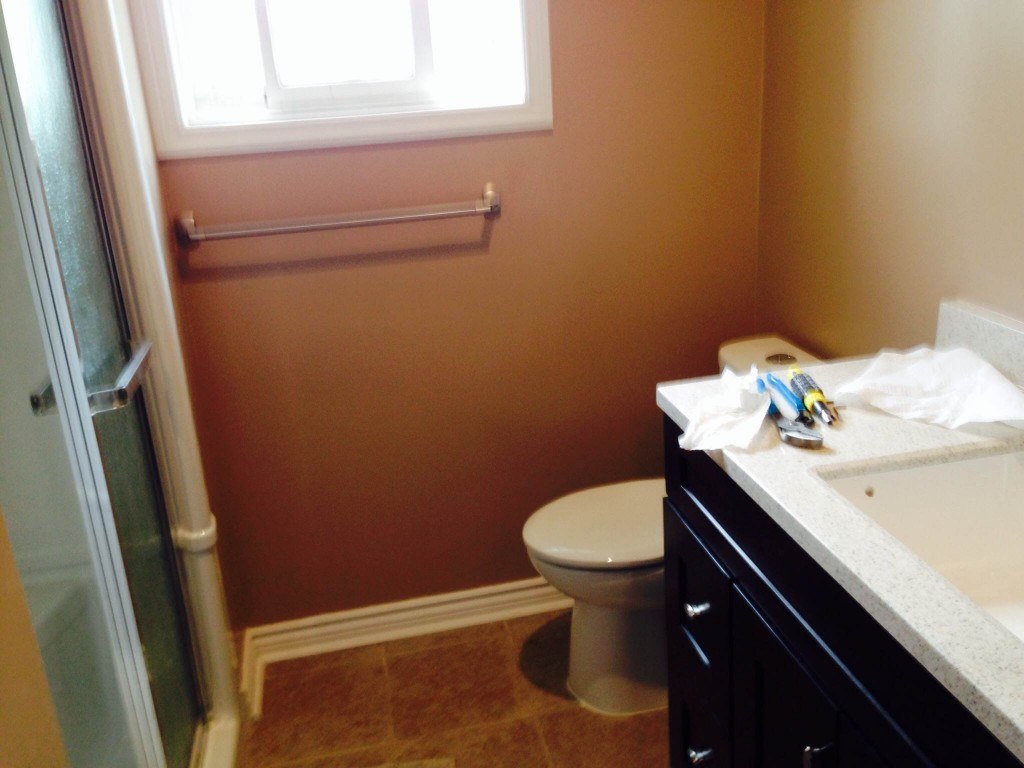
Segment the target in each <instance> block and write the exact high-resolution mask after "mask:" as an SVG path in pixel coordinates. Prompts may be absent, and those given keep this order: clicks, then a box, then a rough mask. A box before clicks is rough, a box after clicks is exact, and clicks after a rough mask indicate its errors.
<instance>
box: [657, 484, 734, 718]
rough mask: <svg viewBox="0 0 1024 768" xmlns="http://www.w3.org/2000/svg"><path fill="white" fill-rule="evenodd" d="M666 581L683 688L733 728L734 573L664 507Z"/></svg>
mask: <svg viewBox="0 0 1024 768" xmlns="http://www.w3.org/2000/svg"><path fill="white" fill-rule="evenodd" d="M665 521H666V539H665V547H666V550H665V570H666V573H665V577H666V584H667V597H668V607H667V608H668V610H667V621H668V630H669V631H668V635H669V643H670V644H672V645H675V646H677V653H675V654H673V657H674V658H673V661H674V662H675V663H676V664H677V665H678V666H677V669H678V674H679V682H680V684H681V685H682V686H683V688H684V689H685V690H688V691H690V692H691V693H692V695H691V696H688V698H689V699H691V700H702V701H703V703H704V705H705V706H707V707H709V708H710V710H711V711H712V712H713V713H714V714H715V715H716V716H717V717H718V718H719V719H720V721H721V722H728V713H729V686H730V674H729V670H730V664H731V661H730V654H731V649H730V641H729V634H730V621H731V609H730V598H729V585H730V583H731V578H730V576H729V573H728V572H727V571H726V570H725V569H724V568H723V567H722V566H721V565H720V564H719V563H718V561H717V560H716V559H715V557H714V555H712V554H711V552H709V551H708V549H707V548H706V547H705V546H704V544H703V543H702V542H701V541H700V539H698V538H697V536H696V535H695V534H694V533H693V531H692V530H691V529H690V527H689V525H687V523H686V522H685V521H684V520H683V518H682V516H681V515H680V514H679V511H678V510H677V509H676V508H675V506H674V505H673V503H672V502H671V501H670V500H666V501H665Z"/></svg>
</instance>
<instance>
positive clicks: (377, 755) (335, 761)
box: [275, 742, 398, 768]
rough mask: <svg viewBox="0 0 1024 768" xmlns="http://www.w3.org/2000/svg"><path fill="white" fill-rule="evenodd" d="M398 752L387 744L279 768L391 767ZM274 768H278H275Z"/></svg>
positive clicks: (389, 743)
mask: <svg viewBox="0 0 1024 768" xmlns="http://www.w3.org/2000/svg"><path fill="white" fill-rule="evenodd" d="M397 752H398V745H397V744H395V743H394V742H388V743H387V744H384V745H382V746H379V747H371V748H370V749H356V750H351V751H347V752H341V753H338V754H334V755H325V756H323V757H314V758H312V759H309V760H299V761H298V762H294V763H285V764H284V765H283V766H280V768H382V766H391V765H393V763H392V760H394V757H395V755H396V754H397ZM275 768H278V767H277V766H275Z"/></svg>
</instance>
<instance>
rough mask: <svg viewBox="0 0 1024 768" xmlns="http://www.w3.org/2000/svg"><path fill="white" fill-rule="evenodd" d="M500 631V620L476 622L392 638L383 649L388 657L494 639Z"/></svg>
mask: <svg viewBox="0 0 1024 768" xmlns="http://www.w3.org/2000/svg"><path fill="white" fill-rule="evenodd" d="M502 631H503V630H502V626H501V622H496V623H491V624H477V625H475V626H472V627H463V628H462V629H453V630H451V631H449V632H434V633H433V634H431V635H418V636H416V637H406V638H403V639H402V640H392V641H391V642H388V643H384V650H385V652H386V653H387V654H388V657H389V658H390V657H392V656H400V655H402V654H406V653H416V652H418V651H427V650H430V649H431V648H443V647H445V646H449V645H459V644H461V643H480V642H486V641H488V640H496V639H498V638H500V637H501V636H502Z"/></svg>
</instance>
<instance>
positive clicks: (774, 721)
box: [732, 587, 839, 768]
mask: <svg viewBox="0 0 1024 768" xmlns="http://www.w3.org/2000/svg"><path fill="white" fill-rule="evenodd" d="M732 604H733V642H732V647H733V695H734V698H733V732H734V734H735V752H734V756H735V761H736V765H744V766H750V768H772V766H786V765H792V766H807V768H810V766H815V767H817V766H825V765H833V764H834V759H835V755H836V752H837V744H836V742H837V737H838V727H839V711H838V710H837V709H836V706H835V704H833V703H832V702H831V701H830V700H829V698H828V696H826V695H825V693H824V692H823V691H822V690H821V688H820V687H819V686H818V684H817V683H816V682H815V681H814V679H813V678H812V677H811V675H810V673H809V672H808V671H807V670H806V669H804V667H803V665H802V664H801V663H800V662H799V661H798V660H797V659H796V657H794V656H793V654H792V653H791V652H790V650H789V648H787V647H786V645H785V643H783V642H782V641H781V640H780V639H779V637H778V636H777V635H776V633H775V631H774V630H773V629H772V628H771V626H770V625H769V624H768V623H767V621H765V620H764V618H762V617H761V615H760V614H759V613H758V611H757V609H756V608H754V606H753V605H751V603H750V601H749V600H748V599H747V597H746V596H745V595H744V594H743V592H742V591H741V590H740V589H739V588H738V587H734V591H733V596H732Z"/></svg>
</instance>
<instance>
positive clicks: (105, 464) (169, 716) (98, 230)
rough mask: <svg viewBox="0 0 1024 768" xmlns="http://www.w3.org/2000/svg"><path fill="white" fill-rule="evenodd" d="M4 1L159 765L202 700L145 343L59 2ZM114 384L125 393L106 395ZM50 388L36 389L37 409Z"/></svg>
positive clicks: (18, 99) (190, 727)
mask: <svg viewBox="0 0 1024 768" xmlns="http://www.w3.org/2000/svg"><path fill="white" fill-rule="evenodd" d="M2 8H3V14H4V22H5V25H6V30H7V40H8V42H9V45H10V49H11V54H12V58H13V64H14V72H13V75H14V76H13V77H12V76H11V75H12V73H7V81H8V88H9V92H10V93H11V100H12V103H13V104H14V111H15V116H16V117H15V120H14V125H13V126H11V129H12V130H13V132H14V133H15V134H16V141H17V144H18V146H19V147H20V153H21V156H22V160H23V161H24V163H25V167H26V173H27V174H28V176H29V182H28V185H29V187H31V188H34V189H35V192H36V194H35V195H33V201H32V202H33V205H34V206H36V207H37V210H36V220H37V223H38V222H40V221H42V224H41V225H40V230H44V229H45V230H48V231H41V232H40V236H41V238H42V240H43V241H45V242H46V243H47V247H44V250H47V249H49V250H50V251H51V253H52V256H54V257H55V261H56V263H55V265H54V267H55V268H56V269H58V270H59V273H60V275H61V277H62V281H63V287H64V291H63V293H64V296H63V298H64V300H65V301H66V303H67V309H68V312H67V315H68V316H69V317H70V321H71V325H72V326H73V327H72V328H70V329H67V330H69V331H71V332H73V334H74V339H75V346H76V348H77V356H78V361H77V362H78V366H79V367H80V370H81V373H82V377H83V378H84V384H85V387H86V389H87V390H88V392H89V393H90V396H89V403H90V406H91V410H92V413H93V416H92V425H91V426H92V428H93V430H94V437H95V444H96V445H97V446H98V454H99V458H100V460H101V462H102V470H103V475H104V476H105V483H104V485H105V487H104V488H102V489H101V491H100V492H101V494H103V493H105V495H106V497H107V499H108V501H109V509H110V510H111V512H112V518H113V523H114V525H115V527H116V534H117V539H118V541H119V544H120V559H121V563H122V565H123V569H124V574H125V575H126V577H127V583H128V587H129V592H130V597H131V604H132V607H133V609H134V623H135V625H136V627H137V632H138V637H139V639H140V641H141V644H142V650H143V655H144V657H145V667H146V672H147V673H148V682H149V692H150V695H151V701H152V706H153V709H154V710H155V714H156V719H157V721H158V724H159V732H160V741H161V742H162V745H163V753H164V756H165V758H166V763H167V765H168V766H170V767H171V768H185V767H186V766H187V765H188V764H189V760H190V757H191V750H192V745H193V739H194V735H195V732H196V728H197V725H198V723H199V719H200V715H201V707H200V702H199V700H198V695H197V688H196V682H195V679H194V674H193V669H194V664H193V658H192V655H191V647H190V643H189V636H188V627H187V622H186V618H185V617H186V613H185V610H184V605H183V599H182V594H181V590H180V581H179V577H178V573H177V560H176V556H175V552H174V549H173V546H172V542H171V535H170V530H169V526H168V522H167V517H166V513H165V509H164V506H163V496H162V493H161V489H160V484H159V478H158V476H157V472H156V464H155V460H154V456H153V451H152V443H151V439H150V435H149V430H148V422H147V419H146V410H145V403H144V398H143V393H142V391H141V390H139V391H135V390H136V389H137V387H138V386H139V384H140V382H141V377H142V373H143V372H144V356H145V352H146V347H145V345H144V344H133V343H132V340H131V338H130V335H129V329H128V323H127V320H126V317H125V310H124V305H123V302H122V297H121V295H120V290H119V286H118V281H117V275H116V269H115V265H114V259H113V255H112V249H111V246H110V242H109V233H108V229H107V226H106V219H105V216H104V210H103V205H102V204H103V201H102V200H101V196H100V193H99V191H98V185H97V183H96V175H95V168H94V165H93V162H94V159H93V157H92V155H91V150H90V145H89V138H88V133H87V131H86V130H85V127H84V125H85V123H84V119H83V109H82V105H81V102H80V94H79V91H78V87H77V81H76V74H75V69H74V63H73V58H72V55H71V49H70V46H69V45H68V42H67V41H68V34H67V29H66V22H65V19H64V17H63V13H62V8H61V3H60V2H58V1H57V0H3V2H2ZM14 81H16V86H17V87H16V89H12V88H11V86H12V85H13V83H14ZM21 110H23V116H22V117H21V118H20V119H19V118H18V117H17V113H18V112H19V111H21ZM33 177H34V178H33ZM133 374H134V375H133ZM115 383H116V384H118V385H120V384H124V385H125V391H123V392H121V393H111V392H110V390H111V389H112V388H113V387H114V385H115ZM104 392H105V393H106V394H103V393H104ZM26 394H27V393H26ZM51 398H52V393H51V392H50V391H48V390H47V389H46V388H45V387H44V388H41V389H40V390H39V391H37V392H36V395H35V400H34V404H35V406H36V408H37V411H39V412H40V413H45V411H47V410H48V408H49V406H50V405H51V403H50V399H51ZM26 402H27V401H26ZM46 418H52V416H42V417H41V418H40V421H41V422H43V421H45V419H46ZM37 524H38V525H41V526H45V525H46V522H45V521H42V520H40V521H38V523H37ZM15 552H16V557H17V549H16V550H15ZM56 703H57V707H58V710H59V709H60V706H61V702H60V701H58V702H56Z"/></svg>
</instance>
